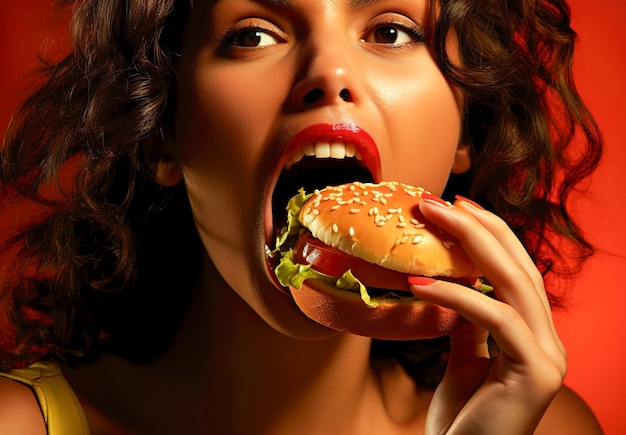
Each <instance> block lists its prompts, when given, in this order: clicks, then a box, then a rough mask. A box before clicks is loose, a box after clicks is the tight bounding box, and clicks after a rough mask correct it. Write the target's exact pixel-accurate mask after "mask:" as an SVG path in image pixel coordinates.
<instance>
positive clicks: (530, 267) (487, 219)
mask: <svg viewBox="0 0 626 435" xmlns="http://www.w3.org/2000/svg"><path fill="white" fill-rule="evenodd" d="M454 205H455V206H457V207H459V208H461V209H463V210H465V211H467V212H468V213H470V214H471V215H472V216H473V217H474V218H475V219H476V220H477V221H478V222H480V224H481V225H483V226H484V227H485V228H486V229H487V230H488V231H489V232H491V233H492V234H493V235H494V236H495V237H496V238H497V239H498V241H499V242H500V243H501V244H502V245H503V246H504V248H505V249H506V250H507V252H509V254H510V255H511V256H512V258H513V259H514V260H515V261H517V262H518V263H519V264H520V265H521V266H522V267H523V268H524V270H525V271H526V273H527V274H528V275H529V277H530V278H531V279H532V281H533V282H534V283H535V288H537V289H543V277H542V276H541V273H540V272H539V270H537V267H536V265H535V263H534V262H533V261H532V259H531V258H530V256H529V255H528V252H527V251H526V248H525V247H524V245H522V242H521V241H520V240H519V239H518V238H517V236H516V235H515V233H513V231H512V230H511V229H510V227H509V226H508V224H507V223H506V222H505V221H503V220H502V219H500V218H499V217H498V216H496V215H495V214H493V213H491V212H489V211H487V210H485V209H483V208H482V207H480V206H479V205H478V204H476V203H475V202H473V201H470V200H468V199H467V198H463V197H461V196H457V200H456V201H455V202H454ZM538 293H539V296H540V297H541V298H542V300H543V301H544V304H545V306H546V309H547V310H550V303H549V302H548V297H547V295H546V293H545V291H539V292H538Z"/></svg>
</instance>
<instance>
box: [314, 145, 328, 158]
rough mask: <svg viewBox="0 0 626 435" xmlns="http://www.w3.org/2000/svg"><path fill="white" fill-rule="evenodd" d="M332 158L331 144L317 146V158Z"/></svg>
mask: <svg viewBox="0 0 626 435" xmlns="http://www.w3.org/2000/svg"><path fill="white" fill-rule="evenodd" d="M329 157H330V144H329V143H328V142H320V143H316V144H315V158H316V159H327V158H329Z"/></svg>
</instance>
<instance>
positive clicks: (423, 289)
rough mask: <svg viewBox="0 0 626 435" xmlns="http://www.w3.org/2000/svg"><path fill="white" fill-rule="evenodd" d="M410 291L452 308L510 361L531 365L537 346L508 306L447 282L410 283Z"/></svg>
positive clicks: (533, 337)
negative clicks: (488, 335)
mask: <svg viewBox="0 0 626 435" xmlns="http://www.w3.org/2000/svg"><path fill="white" fill-rule="evenodd" d="M409 288H410V290H411V292H412V293H413V294H414V295H415V296H417V297H418V298H420V299H422V300H424V301H427V302H431V303H434V304H437V305H441V306H443V307H447V308H451V309H453V310H455V311H457V312H458V313H459V314H460V315H461V316H463V317H464V318H466V319H467V320H469V321H470V322H472V323H474V324H476V325H478V326H480V327H481V328H483V329H485V330H487V331H489V332H490V333H491V335H492V336H493V338H494V339H495V341H496V342H497V343H498V346H499V347H500V349H501V351H502V352H505V353H506V354H508V355H509V356H510V358H512V359H513V360H515V361H517V362H518V363H520V364H526V363H531V362H532V357H533V353H536V352H537V351H536V349H537V348H538V347H539V343H538V341H537V339H536V337H535V334H534V333H533V331H532V330H531V329H530V327H529V326H528V325H527V324H526V322H525V321H524V319H523V318H522V316H521V315H520V314H519V313H518V312H517V311H515V309H513V307H511V306H510V305H508V304H505V303H502V302H500V301H497V300H495V299H491V298H489V297H488V296H485V295H484V294H482V293H480V292H477V291H475V290H471V289H468V288H466V287H463V286H461V285H459V284H454V283H450V282H446V281H437V280H433V283H432V284H427V285H424V284H422V285H415V284H411V285H410V287H409Z"/></svg>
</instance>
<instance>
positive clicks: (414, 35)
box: [219, 20, 428, 56]
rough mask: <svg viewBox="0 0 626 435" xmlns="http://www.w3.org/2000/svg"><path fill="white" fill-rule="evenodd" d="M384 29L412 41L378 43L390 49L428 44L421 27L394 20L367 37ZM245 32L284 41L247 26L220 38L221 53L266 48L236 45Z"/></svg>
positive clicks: (373, 28) (376, 26) (380, 24)
mask: <svg viewBox="0 0 626 435" xmlns="http://www.w3.org/2000/svg"><path fill="white" fill-rule="evenodd" d="M384 28H393V29H395V30H398V31H401V32H405V33H406V34H408V35H409V37H410V38H411V39H412V40H411V41H408V42H404V43H401V44H398V45H396V44H395V43H384V42H381V43H377V44H380V45H384V46H387V47H389V48H394V49H401V48H403V47H406V46H408V45H413V44H420V43H424V42H426V40H427V37H428V35H427V34H426V33H425V32H424V30H423V28H422V27H421V26H418V25H406V24H404V23H399V22H397V21H393V20H389V21H383V22H378V23H376V24H374V25H372V26H371V27H369V28H368V29H367V31H366V37H368V36H370V35H372V34H374V32H376V31H377V30H380V29H384ZM245 32H260V33H264V34H266V35H269V36H270V37H272V38H274V39H276V40H278V41H280V40H281V39H282V38H281V37H280V36H278V35H277V34H276V32H275V31H272V30H270V29H267V28H264V27H262V26H259V25H257V24H250V25H245V26H242V27H238V28H234V29H230V30H229V31H228V32H226V34H225V35H224V36H223V37H222V38H220V49H219V50H220V52H221V53H222V54H223V55H225V56H235V55H236V51H241V50H245V51H247V52H250V51H253V50H262V49H263V48H264V47H265V46H256V47H254V46H253V47H246V46H242V45H238V44H235V41H236V40H237V38H238V37H239V36H240V35H242V34H244V33H245ZM362 41H364V42H367V41H366V38H362Z"/></svg>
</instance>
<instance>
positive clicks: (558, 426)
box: [535, 386, 603, 435]
mask: <svg viewBox="0 0 626 435" xmlns="http://www.w3.org/2000/svg"><path fill="white" fill-rule="evenodd" d="M555 433H567V434H568V435H577V434H580V435H593V434H602V433H603V432H602V428H601V427H600V424H599V423H598V420H597V419H596V417H595V416H594V415H593V412H592V411H591V409H590V408H589V406H588V405H587V404H586V403H585V402H584V401H583V399H581V398H580V396H578V395H577V394H576V393H575V392H574V391H572V390H571V389H569V388H568V387H565V386H563V387H562V388H561V390H560V391H559V392H558V393H557V395H556V397H555V398H554V400H553V401H552V403H551V404H550V407H549V408H548V410H547V411H546V413H545V414H544V416H543V419H542V420H541V422H540V423H539V426H538V427H537V431H536V432H535V434H536V435H541V434H546V435H549V434H555Z"/></svg>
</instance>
